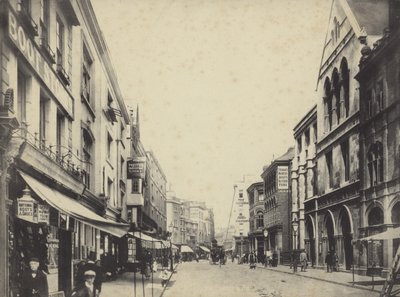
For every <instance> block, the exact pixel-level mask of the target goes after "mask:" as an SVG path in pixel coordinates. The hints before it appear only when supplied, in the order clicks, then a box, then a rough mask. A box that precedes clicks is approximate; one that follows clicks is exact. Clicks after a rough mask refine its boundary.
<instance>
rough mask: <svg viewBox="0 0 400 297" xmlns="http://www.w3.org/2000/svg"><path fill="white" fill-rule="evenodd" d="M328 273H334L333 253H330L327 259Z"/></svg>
mask: <svg viewBox="0 0 400 297" xmlns="http://www.w3.org/2000/svg"><path fill="white" fill-rule="evenodd" d="M325 263H326V272H332V253H331V252H328V254H327V255H326V257H325Z"/></svg>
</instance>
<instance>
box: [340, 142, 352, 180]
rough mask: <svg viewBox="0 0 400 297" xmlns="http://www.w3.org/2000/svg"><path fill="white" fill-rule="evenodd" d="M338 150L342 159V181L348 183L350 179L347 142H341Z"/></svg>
mask: <svg viewBox="0 0 400 297" xmlns="http://www.w3.org/2000/svg"><path fill="white" fill-rule="evenodd" d="M340 148H341V151H342V159H343V171H344V172H343V175H344V180H345V181H348V180H349V178H350V149H349V140H348V139H347V140H346V141H344V142H342V143H341V144H340Z"/></svg>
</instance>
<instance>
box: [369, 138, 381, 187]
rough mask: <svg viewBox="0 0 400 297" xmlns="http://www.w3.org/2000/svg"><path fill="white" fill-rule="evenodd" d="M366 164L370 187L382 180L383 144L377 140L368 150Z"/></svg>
mask: <svg viewBox="0 0 400 297" xmlns="http://www.w3.org/2000/svg"><path fill="white" fill-rule="evenodd" d="M367 166H368V173H369V181H370V187H372V186H375V185H377V184H378V183H380V182H383V180H384V178H383V173H384V172H383V146H382V143H381V142H379V141H377V142H376V143H374V144H372V145H371V146H370V148H369V150H368V155H367Z"/></svg>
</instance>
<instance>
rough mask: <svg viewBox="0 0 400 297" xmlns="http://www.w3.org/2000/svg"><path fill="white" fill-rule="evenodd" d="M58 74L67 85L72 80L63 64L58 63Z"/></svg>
mask: <svg viewBox="0 0 400 297" xmlns="http://www.w3.org/2000/svg"><path fill="white" fill-rule="evenodd" d="M56 70H57V74H58V77H59V78H60V79H61V81H62V83H63V84H64V85H66V86H69V85H70V83H71V81H70V78H69V75H68V74H67V72H66V71H65V69H64V67H63V66H62V65H61V64H57V69H56Z"/></svg>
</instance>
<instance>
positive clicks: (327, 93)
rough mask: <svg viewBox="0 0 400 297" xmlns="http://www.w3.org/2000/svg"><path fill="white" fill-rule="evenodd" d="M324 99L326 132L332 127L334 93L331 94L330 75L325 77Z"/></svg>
mask: <svg viewBox="0 0 400 297" xmlns="http://www.w3.org/2000/svg"><path fill="white" fill-rule="evenodd" d="M323 100H324V124H325V125H324V126H325V132H329V131H330V130H331V128H332V94H331V82H330V80H329V77H327V78H326V79H325V84H324V98H323Z"/></svg>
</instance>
